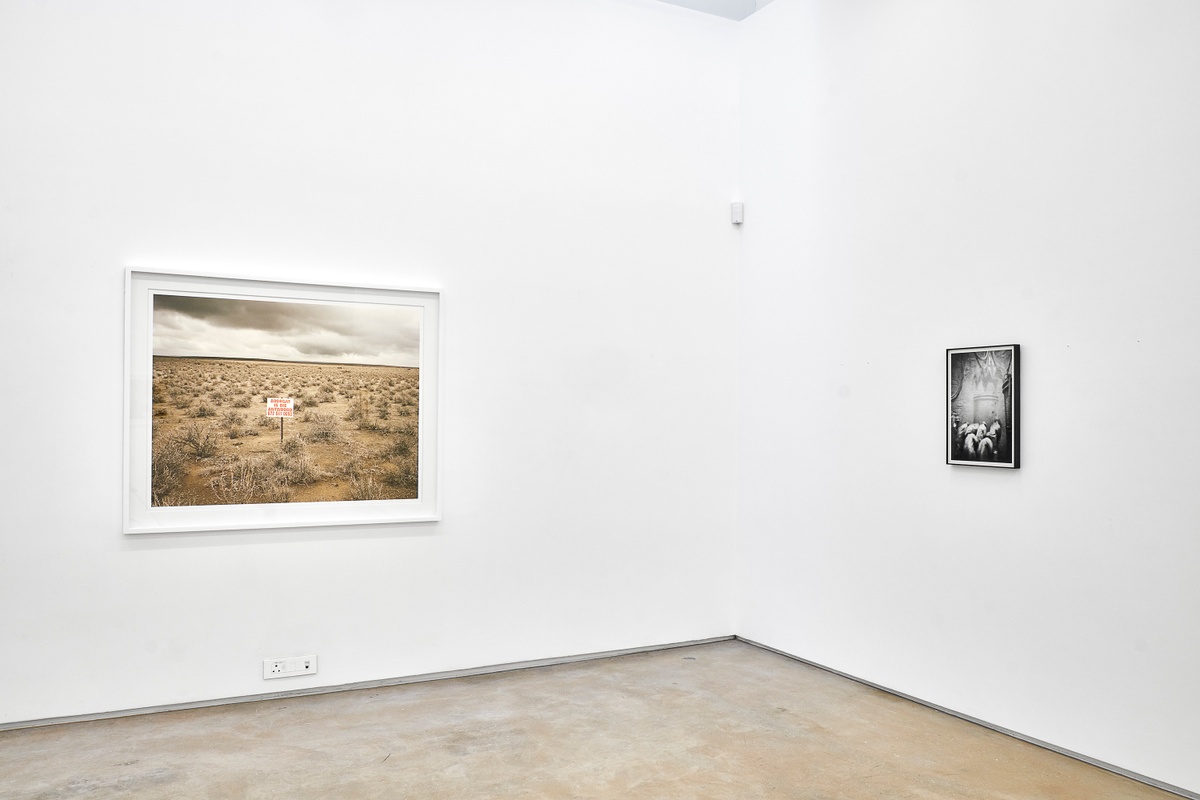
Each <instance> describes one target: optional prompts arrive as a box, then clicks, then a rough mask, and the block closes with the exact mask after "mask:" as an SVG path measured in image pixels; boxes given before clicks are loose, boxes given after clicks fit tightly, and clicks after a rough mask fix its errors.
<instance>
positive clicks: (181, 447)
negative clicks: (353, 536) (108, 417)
mask: <svg viewBox="0 0 1200 800" xmlns="http://www.w3.org/2000/svg"><path fill="white" fill-rule="evenodd" d="M125 296H126V315H125V319H126V331H125V335H126V363H125V373H126V382H125V464H124V466H125V490H124V530H125V533H129V534H142V533H164V532H173V531H218V530H243V529H256V528H280V527H307V526H336V525H353V524H385V523H400V522H420V521H430V520H435V519H437V518H438V516H439V502H438V384H439V377H438V349H439V338H440V337H439V333H440V314H439V311H440V295H439V294H438V293H437V292H434V291H412V290H400V289H385V288H367V287H358V286H331V285H329V286H327V285H319V284H309V283H285V282H277V281H265V280H246V279H241V278H225V277H216V276H205V275H184V274H176V273H170V272H149V271H138V270H129V271H128V272H127V274H126V292H125Z"/></svg>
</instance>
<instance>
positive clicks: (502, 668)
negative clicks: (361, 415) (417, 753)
mask: <svg viewBox="0 0 1200 800" xmlns="http://www.w3.org/2000/svg"><path fill="white" fill-rule="evenodd" d="M728 641H738V642H742V643H743V644H748V645H750V646H752V647H757V648H759V649H761V650H766V651H767V652H770V653H775V654H776V655H780V656H783V657H784V658H787V659H790V660H792V661H795V662H797V663H800V664H806V665H808V666H810V667H815V668H816V669H819V670H823V671H825V672H828V673H830V674H832V675H837V676H839V677H842V678H846V679H847V680H852V681H854V682H855V683H859V684H862V685H863V686H870V687H871V688H872V689H878V690H879V691H881V692H887V693H888V694H890V695H893V696H895V697H899V698H902V699H904V700H908V701H910V702H913V703H917V704H918V705H922V706H925V707H926V708H931V709H933V710H934V711H940V712H942V713H943V714H949V715H950V716H952V717H958V718H959V719H961V720H965V721H967V722H970V723H973V724H975V725H979V726H981V727H984V728H987V729H988V730H993V731H996V732H997V733H1002V734H1004V735H1005V736H1011V737H1012V738H1014V739H1018V740H1020V741H1022V742H1027V743H1028V744H1032V745H1034V746H1036V747H1041V748H1043V749H1045V750H1049V751H1051V752H1054V753H1058V754H1059V755H1064V756H1067V757H1068V758H1073V759H1075V760H1076V761H1082V762H1083V763H1085V764H1091V765H1092V766H1093V767H1099V768H1100V769H1103V770H1106V771H1108V772H1112V773H1114V774H1116V775H1121V776H1122V777H1125V778H1129V779H1130V780H1133V781H1137V782H1138V783H1144V784H1146V785H1147V786H1153V787H1154V788H1156V789H1162V790H1163V791H1165V792H1170V793H1172V794H1176V795H1179V796H1180V797H1186V798H1189V800H1200V794H1196V793H1195V792H1190V791H1188V790H1187V789H1181V788H1179V787H1178V786H1172V785H1171V784H1169V783H1163V782H1162V781H1157V780H1154V779H1153V778H1148V777H1146V776H1145V775H1140V774H1138V773H1136V772H1131V771H1129V770H1127V769H1122V768H1121V767H1118V766H1114V765H1113V764H1109V763H1106V762H1104V761H1100V760H1098V759H1095V758H1089V757H1088V756H1085V755H1082V754H1080V753H1076V752H1073V751H1071V750H1067V749H1066V748H1063V747H1058V746H1057V745H1053V744H1050V743H1049V742H1043V741H1042V740H1040V739H1035V738H1033V737H1032V736H1026V735H1024V734H1022V733H1018V732H1017V731H1012V730H1009V729H1008V728H1002V727H1000V726H999V725H993V724H992V723H990V722H988V721H986V720H982V719H976V718H975V717H972V716H969V715H967V714H961V713H959V712H957V711H955V710H953V709H950V708H944V707H943V706H939V705H937V704H936V703H930V702H928V701H925V700H922V699H921V698H919V697H913V696H912V695H908V694H905V693H904V692H897V691H895V690H894V689H889V688H888V687H886V686H880V685H879V684H877V683H873V682H871V681H868V680H864V679H862V678H858V677H856V676H854V675H849V674H847V673H845V672H842V671H840V670H836V669H833V668H832V667H827V666H825V665H824V664H818V663H817V662H815V661H810V660H808V659H807V658H801V657H800V656H797V655H794V654H792V653H788V652H786V651H784V650H779V649H777V648H774V647H771V646H769V645H765V644H762V643H761V642H756V641H754V640H753V639H747V638H745V637H742V636H736V635H732V636H714V637H712V638H709V639H695V640H693V641H688V642H673V643H670V644H657V645H647V646H644V647H630V648H626V649H623V650H606V651H604V652H599V653H584V654H580V655H573V656H561V657H558V658H541V659H534V660H532V661H517V662H511V663H507V664H493V665H491V666H486V667H474V668H471V669H460V670H450V671H447V672H430V673H425V674H423V675H410V676H408V677H404V678H383V679H381V680H374V681H359V682H357V683H344V684H339V685H337V686H318V687H313V688H309V689H294V690H292V691H286V692H271V693H269V694H254V695H243V696H241V697H225V698H220V699H217V700H200V701H196V702H192V703H172V704H170V705H162V706H148V707H145V708H131V709H125V710H121V711H107V712H102V713H97V714H79V715H76V716H70V717H53V718H49V719H37V720H27V721H23V722H7V723H0V731H5V730H16V729H19V728H37V727H42V726H46V725H65V724H68V723H72V722H90V721H93V720H100V719H116V718H118V717H133V716H137V715H140V714H155V713H158V712H160V711H184V710H187V709H190V708H211V707H214V706H225V705H232V704H234V703H256V702H258V701H260V700H281V699H284V698H289V697H305V696H308V695H318V694H332V693H333V692H349V691H354V690H356V689H379V688H383V687H385V686H403V685H405V684H409V683H424V682H426V681H440V680H449V679H451V678H468V677H472V676H475V675H493V674H497V673H501V672H515V671H517V670H523V669H536V668H538V667H553V666H557V665H559V664H575V663H578V662H581V661H595V660H598V659H602V658H615V657H617V656H629V655H634V654H636V653H654V652H658V651H660V650H674V649H676V648H680V647H692V646H694V645H702V644H713V643H715V642H728Z"/></svg>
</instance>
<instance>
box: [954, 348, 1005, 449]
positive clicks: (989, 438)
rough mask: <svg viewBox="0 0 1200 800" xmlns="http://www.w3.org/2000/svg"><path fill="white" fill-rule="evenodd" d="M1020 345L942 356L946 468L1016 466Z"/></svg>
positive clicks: (979, 349) (959, 349)
mask: <svg viewBox="0 0 1200 800" xmlns="http://www.w3.org/2000/svg"><path fill="white" fill-rule="evenodd" d="M1020 368H1021V347H1020V345H1015V344H1009V345H995V346H990V347H963V348H956V349H949V350H947V351H946V392H947V399H946V408H947V422H946V463H947V464H958V465H963V466H974V467H1001V468H1008V469H1017V468H1018V467H1020V444H1019V443H1020V427H1019V423H1020V420H1019V417H1020V371H1021V370H1020Z"/></svg>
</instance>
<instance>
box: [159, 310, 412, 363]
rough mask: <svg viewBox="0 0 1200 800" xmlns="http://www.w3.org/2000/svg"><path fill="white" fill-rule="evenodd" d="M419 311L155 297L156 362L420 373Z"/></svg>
mask: <svg viewBox="0 0 1200 800" xmlns="http://www.w3.org/2000/svg"><path fill="white" fill-rule="evenodd" d="M421 314H422V309H421V308H420V307H419V306H404V305H392V304H386V303H354V302H327V301H320V302H297V301H284V300H248V299H242V298H230V297H218V296H205V295H185V294H167V293H155V294H154V297H153V326H154V328H153V346H152V348H151V350H152V354H153V355H154V356H162V357H170V358H209V359H222V358H223V359H234V360H245V361H277V362H296V363H306V364H357V365H374V366H389V367H420V355H421Z"/></svg>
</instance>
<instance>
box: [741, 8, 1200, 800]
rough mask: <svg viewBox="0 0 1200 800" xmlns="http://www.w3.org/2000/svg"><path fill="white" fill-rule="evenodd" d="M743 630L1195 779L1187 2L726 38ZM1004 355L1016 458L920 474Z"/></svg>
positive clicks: (1197, 614)
mask: <svg viewBox="0 0 1200 800" xmlns="http://www.w3.org/2000/svg"><path fill="white" fill-rule="evenodd" d="M739 33H740V35H741V37H742V38H741V46H742V53H743V64H742V96H741V102H742V154H743V155H742V192H743V195H744V199H745V202H746V223H745V230H744V231H743V250H742V261H741V266H740V285H739V295H740V305H739V309H740V312H739V330H740V332H741V351H740V361H739V367H740V368H739V373H738V376H739V377H738V380H739V398H740V400H739V415H738V419H739V423H740V431H739V484H738V489H739V498H738V502H739V519H740V522H739V531H740V558H739V563H740V569H741V573H740V580H739V585H740V587H741V595H740V601H739V619H738V623H737V630H738V633H739V634H741V635H743V636H746V637H747V638H750V639H753V640H757V641H760V642H764V643H766V644H769V645H772V646H774V647H777V648H779V649H782V650H785V651H787V652H789V653H793V654H796V655H799V656H802V657H804V658H808V659H811V660H813V661H816V662H818V663H821V664H825V665H828V666H830V667H833V668H835V669H838V670H842V671H845V672H847V673H850V674H853V675H856V676H859V677H861V678H865V679H867V680H870V681H874V682H877V683H879V684H882V685H884V686H887V687H890V688H892V689H895V690H899V691H902V692H906V693H908V694H910V695H914V696H916V697H919V698H922V699H924V700H927V701H930V702H933V703H937V704H940V705H942V706H945V707H949V708H952V709H955V710H956V711H959V712H961V713H965V714H968V715H973V716H975V717H977V718H981V719H983V720H987V721H989V722H991V723H993V724H997V725H1001V726H1005V727H1007V728H1010V729H1012V730H1015V731H1018V732H1020V733H1022V734H1025V735H1027V736H1032V737H1036V738H1039V739H1042V740H1045V741H1048V742H1052V743H1054V744H1056V745H1058V746H1060V747H1063V748H1067V749H1070V750H1074V751H1077V752H1079V753H1082V754H1085V755H1087V756H1089V757H1091V758H1094V759H1100V760H1103V761H1106V762H1109V763H1111V764H1115V765H1117V766H1119V767H1122V768H1124V769H1127V770H1131V771H1134V772H1138V773H1141V774H1144V775H1147V776H1151V777H1153V778H1155V779H1158V780H1160V781H1164V782H1167V783H1170V784H1173V785H1176V786H1179V787H1184V788H1186V789H1190V790H1192V791H1198V790H1200V759H1198V758H1197V757H1196V754H1197V753H1200V726H1198V725H1197V720H1198V719H1200V692H1197V691H1196V683H1195V681H1196V677H1197V675H1200V636H1197V622H1198V621H1200V581H1197V579H1196V575H1197V574H1200V535H1198V527H1197V519H1198V518H1200V494H1198V493H1197V485H1198V479H1200V461H1198V460H1197V457H1196V454H1195V447H1194V446H1193V445H1192V442H1191V432H1190V428H1191V418H1192V417H1193V416H1194V415H1193V413H1192V406H1193V404H1194V400H1195V398H1196V397H1197V396H1200V364H1198V362H1197V361H1196V359H1194V358H1193V357H1191V355H1190V354H1189V351H1190V350H1191V348H1193V347H1194V345H1195V344H1196V342H1197V340H1198V339H1200V314H1198V313H1197V308H1198V307H1200V269H1198V268H1197V266H1198V265H1200V224H1198V223H1197V220H1198V219H1200V148H1198V147H1197V143H1198V142H1200V103H1198V102H1197V99H1196V98H1197V87H1200V47H1197V42H1198V41H1200V6H1197V5H1196V4H1195V3H1190V2H1178V1H1176V0H1152V1H1151V2H1140V1H1139V2H1131V1H1129V0H1103V2H1095V1H1094V0H1087V1H1086V2H1084V0H1055V2H1050V3H1047V2H1042V1H1041V0H1039V1H1038V2H1034V1H1033V0H1021V1H1020V2H1012V3H1003V4H996V3H963V2H956V1H955V0H938V1H936V2H934V1H930V2H868V1H867V0H849V1H847V0H836V1H835V0H777V2H775V3H772V4H771V5H770V6H768V7H766V8H764V9H762V10H761V11H759V12H758V13H757V14H755V15H754V16H752V17H750V18H749V19H747V20H746V21H745V22H743V23H742V24H741V25H740V28H739ZM1007 343H1018V344H1020V345H1021V346H1022V359H1023V365H1022V377H1023V380H1024V389H1023V393H1022V407H1023V410H1024V430H1023V437H1022V447H1023V451H1022V467H1021V469H1020V470H1018V471H999V470H985V469H972V468H964V467H954V468H952V467H948V466H946V465H945V464H944V463H943V462H944V459H945V457H944V447H945V443H944V438H943V437H944V433H943V430H944V423H943V420H944V413H945V399H944V394H943V386H944V381H945V349H946V348H948V347H959V346H971V345H987V344H1007Z"/></svg>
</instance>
